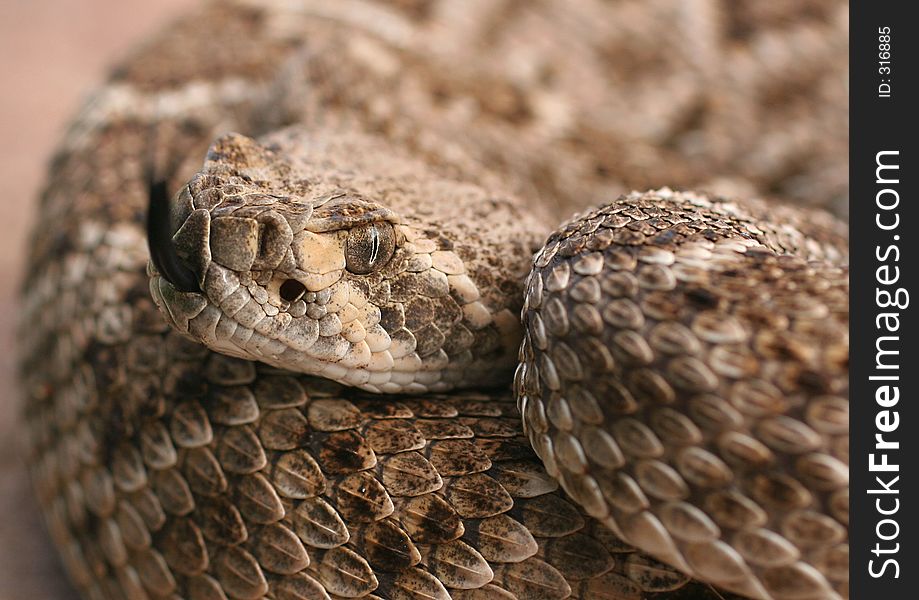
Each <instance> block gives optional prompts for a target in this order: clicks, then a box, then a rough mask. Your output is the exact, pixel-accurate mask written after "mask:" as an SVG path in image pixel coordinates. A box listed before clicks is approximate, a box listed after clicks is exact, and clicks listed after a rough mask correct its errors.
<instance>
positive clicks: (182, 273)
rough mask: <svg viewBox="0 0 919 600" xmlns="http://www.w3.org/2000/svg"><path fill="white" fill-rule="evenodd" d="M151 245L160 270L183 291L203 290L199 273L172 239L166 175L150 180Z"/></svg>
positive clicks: (148, 242) (152, 255)
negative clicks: (198, 277) (177, 250)
mask: <svg viewBox="0 0 919 600" xmlns="http://www.w3.org/2000/svg"><path fill="white" fill-rule="evenodd" d="M148 194H149V198H148V201H149V204H148V207H147V245H148V247H149V248H150V258H151V260H153V265H154V266H155V267H156V270H157V271H159V272H160V274H162V276H163V277H165V278H166V280H167V281H168V282H169V283H171V284H172V286H173V287H174V288H176V289H177V290H179V291H180V292H198V293H200V292H201V287H200V286H199V285H198V280H197V277H196V276H195V273H194V271H192V270H191V269H190V268H188V266H187V265H186V264H185V262H184V261H182V259H181V258H180V257H179V255H178V254H177V253H176V249H175V246H174V245H173V243H172V236H173V234H174V233H175V232H174V231H173V230H172V211H171V209H170V198H169V192H168V191H167V190H166V180H165V179H155V178H154V177H152V176H151V177H150V180H149V182H148Z"/></svg>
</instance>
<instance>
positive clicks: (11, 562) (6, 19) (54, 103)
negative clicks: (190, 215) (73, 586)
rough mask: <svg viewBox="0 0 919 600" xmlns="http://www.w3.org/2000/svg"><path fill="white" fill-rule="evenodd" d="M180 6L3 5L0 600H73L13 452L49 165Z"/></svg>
mask: <svg viewBox="0 0 919 600" xmlns="http://www.w3.org/2000/svg"><path fill="white" fill-rule="evenodd" d="M188 4H189V3H188V2H187V1H185V2H183V1H182V0H155V1H154V2H150V1H144V0H80V1H79V2H74V1H71V0H65V1H61V0H0V86H2V88H0V189H2V199H0V228H2V230H0V231H2V233H0V281H2V285H0V600H7V599H13V598H17V599H18V598H23V599H25V598H28V599H36V600H42V599H49V600H50V599H56V598H67V599H69V598H75V594H74V592H72V591H71V590H70V588H69V587H68V585H67V583H66V581H65V579H64V576H63V574H62V572H61V569H60V567H59V565H58V562H57V558H56V556H55V555H54V552H53V550H52V549H51V546H50V544H49V542H48V541H47V538H46V536H45V533H44V531H43V529H42V525H41V522H40V519H39V517H38V512H37V509H36V507H35V505H34V503H33V501H32V495H31V490H30V489H29V484H28V480H27V478H26V475H25V472H24V469H23V467H22V463H21V460H20V455H19V452H18V451H17V450H18V448H17V442H18V440H17V438H16V435H15V433H16V427H17V425H16V422H15V412H16V405H17V396H16V389H15V379H14V354H15V346H14V344H15V336H14V323H15V319H16V295H17V290H18V287H19V281H20V274H21V268H22V260H23V255H24V250H25V244H26V236H27V234H28V231H29V229H30V228H31V225H32V222H33V218H34V207H35V199H36V196H37V194H38V190H39V188H40V185H41V181H42V179H43V177H44V173H45V168H46V163H47V160H48V158H49V156H50V154H51V152H52V150H53V148H54V144H55V142H56V141H57V139H58V138H59V137H60V135H61V133H62V132H63V129H64V126H65V124H66V121H67V119H68V118H69V117H70V116H71V115H72V114H73V113H74V111H75V110H76V108H77V106H78V105H79V102H80V100H81V99H82V98H83V97H84V96H85V95H86V93H87V92H88V91H89V90H90V89H91V88H92V87H93V86H94V85H96V84H98V83H99V82H100V81H101V80H102V78H103V77H104V75H105V72H106V68H107V66H109V65H111V64H112V63H113V62H114V61H115V60H117V59H119V58H120V57H121V56H123V55H124V54H125V51H126V50H127V49H128V48H130V47H131V45H133V44H134V43H136V42H137V40H138V39H142V38H143V36H144V35H149V34H151V33H152V32H154V31H155V30H156V29H158V28H159V27H162V26H163V23H165V22H166V21H168V20H169V19H170V18H171V17H173V16H174V15H175V14H176V13H178V12H179V10H180V8H181V7H182V6H186V5H188Z"/></svg>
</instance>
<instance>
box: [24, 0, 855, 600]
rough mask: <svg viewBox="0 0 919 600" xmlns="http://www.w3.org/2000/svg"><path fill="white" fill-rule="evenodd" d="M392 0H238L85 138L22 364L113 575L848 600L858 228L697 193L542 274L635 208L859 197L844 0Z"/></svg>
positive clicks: (102, 567) (213, 13)
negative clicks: (848, 193) (851, 153)
mask: <svg viewBox="0 0 919 600" xmlns="http://www.w3.org/2000/svg"><path fill="white" fill-rule="evenodd" d="M394 4H395V6H390V5H387V4H386V3H376V2H342V3H327V2H321V1H316V2H314V1H312V0H301V1H299V2H291V3H284V2H265V3H255V2H238V3H219V4H215V5H213V6H210V7H208V8H206V9H204V10H202V11H201V12H200V13H198V14H196V15H193V16H191V17H189V18H187V19H185V20H183V21H181V22H179V23H177V24H176V25H175V26H173V27H172V28H170V30H169V31H167V32H166V33H164V34H163V35H162V36H160V37H159V38H156V39H155V40H153V41H152V42H151V43H150V44H148V45H147V46H146V47H144V48H142V49H141V50H139V51H138V53H137V54H136V55H135V56H133V57H132V58H131V59H130V60H128V61H127V62H125V63H124V64H123V65H122V66H121V67H120V68H118V69H117V70H116V71H115V73H114V74H113V77H112V80H111V82H110V83H109V84H108V85H107V86H106V87H104V88H103V89H102V90H100V92H99V93H98V94H97V95H96V96H95V97H94V99H93V100H91V101H90V102H89V103H88V105H87V106H86V107H85V108H84V110H83V111H82V112H81V113H80V115H79V116H78V117H77V119H76V120H75V122H74V126H73V127H72V129H71V130H70V131H69V132H68V134H67V136H65V139H64V140H63V142H62V144H61V148H60V150H59V153H58V155H57V157H56V159H55V162H54V164H53V167H52V176H51V178H50V179H49V184H48V186H47V189H46V191H45V194H44V198H43V203H42V208H41V215H42V220H41V222H40V224H39V226H38V227H37V228H36V230H35V233H34V236H33V243H32V246H31V257H30V264H29V267H28V269H27V273H28V276H27V280H26V282H25V287H24V295H23V305H24V310H23V314H22V318H21V322H22V336H21V337H22V343H21V350H20V360H21V372H22V383H23V389H24V390H25V392H26V402H25V404H24V410H23V414H24V422H23V430H24V433H25V438H26V448H27V456H28V460H29V464H30V466H31V469H32V473H33V478H34V481H35V487H36V491H37V497H38V501H39V505H40V506H41V508H42V510H43V512H44V514H45V517H46V520H47V523H48V529H49V531H50V533H51V536H52V537H53V538H54V540H55V543H56V545H57V546H58V547H59V548H60V552H61V555H62V558H63V561H64V563H65V565H66V567H67V570H68V572H69V573H70V575H71V577H72V579H73V581H74V583H75V585H76V586H77V587H78V588H79V589H80V591H81V593H82V594H83V595H84V596H85V597H87V598H106V597H115V598H120V597H129V598H142V597H187V598H192V599H195V600H197V599H203V598H223V597H227V598H260V597H266V596H267V597H271V598H275V599H281V598H284V599H287V598H317V597H318V598H326V597H328V598H340V597H379V598H402V597H411V596H412V595H413V594H416V595H417V594H422V595H426V596H427V597H435V598H448V597H452V598H455V599H463V598H467V599H468V598H508V599H510V598H515V597H516V598H520V599H523V598H565V597H571V598H605V597H609V598H631V599H635V600H637V599H638V598H641V597H666V596H668V595H669V597H673V598H676V597H683V598H685V597H691V598H717V597H720V596H721V595H722V593H721V592H716V591H715V590H714V588H712V587H711V586H709V585H707V584H704V583H700V582H698V581H691V580H690V579H689V578H688V577H687V576H686V575H684V574H682V573H681V572H680V571H683V572H689V573H693V574H695V575H696V576H698V577H700V578H702V579H704V580H706V581H709V582H714V583H716V584H718V585H720V586H723V587H724V588H725V589H729V590H732V591H735V592H738V593H742V594H745V595H748V596H751V597H758V598H776V599H778V598H838V597H847V595H848V592H847V582H848V564H847V563H848V546H847V529H846V528H847V519H848V515H847V513H846V506H847V493H848V488H847V480H846V479H845V465H846V464H847V462H848V454H847V441H848V435H847V434H848V430H847V410H848V404H847V388H846V383H845V378H846V374H847V371H846V359H847V355H848V346H847V339H846V338H845V326H846V323H847V318H848V315H847V304H846V301H845V290H846V286H847V272H846V270H845V268H844V267H842V266H834V265H836V264H842V263H844V260H845V256H844V254H843V251H842V250H839V249H840V248H844V246H845V235H844V227H843V226H842V225H840V224H839V223H838V222H836V221H834V220H833V219H832V218H830V217H828V216H826V215H825V214H823V213H819V212H814V211H803V210H799V209H783V208H777V207H776V206H775V205H767V204H765V203H762V202H756V201H744V202H738V201H723V200H720V199H718V198H716V197H714V196H711V195H707V194H693V193H676V192H671V191H670V190H669V189H666V188H662V189H659V190H657V191H655V192H649V193H647V194H631V195H628V196H625V197H622V198H620V199H619V200H618V201H616V202H615V203H614V204H611V205H609V206H608V207H606V208H604V209H602V210H600V212H595V213H591V214H588V215H585V216H584V217H583V218H581V219H576V220H573V221H571V222H569V223H568V224H566V225H564V226H563V227H562V228H561V229H560V230H559V231H558V232H557V233H556V234H553V235H552V237H550V241H549V244H548V245H547V246H546V248H544V249H543V250H541V251H540V252H539V253H538V255H537V258H536V261H535V270H534V271H533V273H532V274H530V275H529V276H528V275H527V272H528V271H529V269H530V266H531V262H532V260H531V258H532V253H533V252H534V251H536V250H537V249H538V248H539V247H540V246H541V245H542V243H543V242H544V241H545V239H546V237H547V236H548V235H549V231H550V230H551V229H553V228H554V226H555V224H556V223H557V222H558V220H557V219H556V218H555V217H556V216H557V215H559V214H564V213H567V212H568V211H570V210H571V209H572V208H583V207H585V206H588V205H590V204H591V203H597V202H600V201H602V200H606V201H610V200H612V199H613V198H614V197H615V196H616V193H614V192H618V191H624V190H627V189H629V188H630V187H640V188H646V187H648V186H649V185H662V184H665V183H666V184H671V185H675V186H676V185H679V186H686V185H696V184H702V183H712V184H716V185H717V186H719V187H723V188H727V189H743V190H747V191H751V192H752V191H755V190H760V191H765V192H781V193H782V194H785V195H787V196H789V197H794V198H798V199H803V198H808V199H811V200H813V202H814V203H816V204H822V205H831V206H832V205H837V206H838V205H840V204H841V200H840V198H842V197H844V193H845V189H844V183H840V182H844V180H845V177H844V175H845V139H844V131H845V128H844V127H842V126H840V125H839V123H840V122H842V123H844V119H845V109H844V104H842V103H839V104H833V103H832V102H827V103H824V104H821V103H815V102H813V101H812V100H813V89H816V87H815V86H810V87H809V90H810V92H809V95H808V102H806V103H803V104H802V103H798V102H796V101H794V99H795V98H796V97H797V95H796V94H797V91H796V90H798V86H797V84H796V82H799V81H801V80H805V79H806V80H808V81H812V82H814V81H816V80H817V79H816V78H818V77H819V78H820V81H821V82H822V83H821V85H820V86H819V89H820V92H819V93H820V94H823V95H825V96H826V97H827V98H834V97H836V96H834V94H835V93H836V92H835V90H837V89H839V88H838V84H839V82H840V79H839V77H837V76H838V75H839V74H840V73H843V74H844V72H845V64H844V62H845V61H844V56H845V53H844V52H840V48H843V49H844V46H845V39H846V38H845V29H846V28H845V22H844V17H843V15H844V14H845V10H844V8H845V7H844V6H843V7H841V8H840V7H837V6H836V5H835V4H834V3H832V2H826V3H822V2H814V3H811V4H812V6H809V7H808V8H807V9H806V10H804V9H800V10H801V11H802V12H800V13H798V12H796V11H798V10H799V9H797V8H794V7H786V6H784V5H782V6H779V5H776V7H774V8H773V9H770V10H771V11H774V12H770V11H768V10H767V11H765V12H762V10H761V9H759V8H755V7H753V6H747V5H746V4H745V3H726V4H724V5H721V4H719V3H717V2H700V3H698V4H694V5H692V6H691V7H690V8H688V9H686V10H684V11H680V12H679V13H675V12H674V10H673V8H674V7H673V6H670V5H669V4H668V2H667V1H666V0H662V1H660V2H643V3H628V2H624V3H591V2H585V3H583V4H578V5H577V6H576V7H573V6H572V5H570V4H569V3H567V2H545V3H541V4H540V5H539V6H536V5H533V6H532V7H530V6H528V7H526V8H523V9H519V10H517V9H513V7H511V6H510V5H509V4H506V3H503V2H483V3H470V5H469V6H465V7H464V9H463V10H462V11H460V13H462V14H459V13H457V11H456V6H458V4H457V3H450V2H436V1H431V2H423V1H422V2H412V1H407V2H405V1H403V2H399V3H394ZM676 14H679V15H680V18H675V17H674V15H676ZM445 24H449V26H447V25H445ZM664 30H666V31H669V32H671V33H670V34H669V35H668V36H666V37H662V36H660V35H654V32H660V31H664ZM651 39H654V40H658V42H660V43H656V44H650V43H642V40H644V42H647V41H648V40H651ZM534 40H539V41H538V43H537V42H534ZM662 40H663V41H662ZM642 48H644V50H642ZM784 49H788V52H786V51H785V50H784ZM789 52H790V53H789ZM801 57H807V60H801ZM839 57H843V58H841V59H840V58H839ZM642 65H645V66H647V65H653V68H643V67H642ZM713 65H717V69H715V70H713V68H714V67H713ZM715 72H717V73H720V74H722V75H725V74H726V76H724V77H718V78H713V77H712V76H711V74H712V73H715ZM776 98H780V99H782V101H781V102H779V101H775V99H776ZM770 99H771V100H770ZM840 119H842V121H840ZM291 124H296V125H295V126H292V127H287V128H284V127H285V126H288V125H291ZM275 130H276V131H275ZM227 131H240V132H242V134H245V135H242V134H227V133H226V132H227ZM271 131H274V133H270V134H269V132H271ZM247 136H252V137H247ZM253 138H257V140H258V141H255V139H253ZM208 147H210V148H211V150H210V152H209V153H208V154H207V158H206V159H205V161H204V166H203V168H202V166H201V163H202V156H204V155H205V153H206V151H207V148H208ZM483 164H484V165H487V168H486V167H483V166H482V165H483ZM196 172H197V175H196V174H195V173H196ZM151 178H152V179H151ZM151 196H152V198H153V199H154V204H153V210H151V213H150V214H151V219H150V225H151V226H152V232H153V234H154V235H153V236H152V238H151V244H150V246H151V248H152V250H153V258H154V261H153V262H154V263H155V264H154V265H153V266H150V267H149V275H151V276H152V277H149V278H148V274H147V273H146V272H145V271H147V269H148V260H149V258H150V254H149V253H148V250H147V240H146V237H147V236H146V231H145V226H144V225H145V224H144V221H145V217H146V215H147V208H148V207H147V203H148V200H149V199H150V197H151ZM543 212H545V213H546V214H543ZM547 215H548V216H547ZM792 254H794V255H796V256H791V255H792ZM525 280H527V281H528V287H527V291H526V293H524V281H525ZM151 291H152V295H153V299H151V296H150V292H151ZM154 300H155V302H156V304H159V305H160V309H157V307H156V304H154ZM521 309H523V324H524V327H523V328H521V326H520V320H519V317H518V315H519V314H520V311H521ZM163 314H166V315H167V319H166V320H168V321H169V323H167V322H166V321H164V319H163ZM170 325H172V327H170ZM177 330H178V331H177ZM521 334H525V336H524V343H523V345H522V346H519V340H520V338H521ZM189 335H190V337H191V338H193V339H197V340H199V341H200V342H204V345H202V344H200V343H198V342H195V341H191V340H190V339H189ZM206 346H207V347H210V348H211V349H210V350H209V349H208V348H207V347H206ZM518 347H519V348H520V349H519V358H520V359H521V360H522V361H523V364H522V366H521V367H520V368H519V369H518V371H517V374H518V375H517V392H518V398H517V402H516V403H515V401H514V398H513V397H512V395H511V394H510V392H509V391H501V388H504V389H507V388H508V387H509V384H510V382H511V380H512V371H513V366H514V364H516V362H517V355H518ZM252 361H258V362H252ZM315 375H322V376H323V377H331V378H333V379H336V380H339V381H343V382H346V383H348V384H350V385H357V386H360V387H364V388H365V389H367V390H369V391H373V392H383V394H375V393H374V394H371V393H365V392H362V391H359V390H356V389H354V388H346V387H341V386H340V385H338V384H334V383H330V382H329V381H327V380H324V379H319V378H317V377H315ZM495 386H498V387H497V390H498V391H495V389H496V388H495ZM455 387H459V388H466V389H468V388H475V389H477V390H479V391H450V392H447V390H448V389H452V388H455ZM395 392H404V394H402V395H396V396H394V395H392V394H393V393H395ZM518 410H519V412H518ZM520 413H522V414H523V416H524V427H523V428H522V429H521V425H520ZM531 443H532V446H533V447H534V448H535V450H536V453H537V454H538V455H539V456H540V457H541V458H542V459H543V460H544V461H545V467H543V465H542V463H541V462H540V461H539V459H537V458H536V456H534V454H533V451H532V450H531V449H530V448H531ZM553 477H557V478H558V479H559V480H560V481H561V486H562V488H564V490H565V491H564V492H563V491H562V489H560V488H559V484H558V483H556V480H555V479H554V478H553ZM578 503H580V504H581V505H582V508H578V507H577V504H578ZM614 532H615V533H614ZM623 540H627V541H623ZM636 546H637V547H639V548H641V549H644V550H645V551H647V552H650V553H651V554H653V555H654V556H657V557H658V558H660V559H662V560H664V561H666V562H667V563H670V564H669V565H668V564H665V563H661V562H658V561H657V560H655V559H653V558H650V557H649V556H648V555H646V554H643V553H642V552H640V551H637V550H636V548H635V547H636Z"/></svg>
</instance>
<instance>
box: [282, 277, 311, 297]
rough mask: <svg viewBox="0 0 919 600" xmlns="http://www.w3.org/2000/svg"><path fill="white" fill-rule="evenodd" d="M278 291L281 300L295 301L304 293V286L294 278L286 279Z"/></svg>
mask: <svg viewBox="0 0 919 600" xmlns="http://www.w3.org/2000/svg"><path fill="white" fill-rule="evenodd" d="M278 293H279V294H280V295H281V298H282V299H283V300H285V301H287V302H296V301H297V300H299V299H300V298H302V297H303V294H305V293H306V286H305V285H303V284H302V283H300V282H299V281H297V280H296V279H288V280H287V281H285V282H284V283H282V284H281V288H280V289H279V290H278Z"/></svg>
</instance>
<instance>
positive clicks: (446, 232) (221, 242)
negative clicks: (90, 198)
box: [150, 133, 538, 393]
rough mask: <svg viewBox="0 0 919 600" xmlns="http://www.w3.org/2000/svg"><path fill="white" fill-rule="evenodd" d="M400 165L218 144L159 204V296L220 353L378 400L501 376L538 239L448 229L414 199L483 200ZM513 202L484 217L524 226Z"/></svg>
mask: <svg viewBox="0 0 919 600" xmlns="http://www.w3.org/2000/svg"><path fill="white" fill-rule="evenodd" d="M368 146H369V147H370V149H367V148H368ZM288 147H292V148H293V150H287V148H288ZM368 153H369V155H372V156H373V157H374V158H373V159H372V160H370V163H367V162H366V160H365V159H367V155H368ZM380 157H384V160H382V161H381V164H380V165H377V164H376V163H377V161H380ZM368 160H369V159H368ZM402 160H403V159H401V158H399V159H396V158H394V155H392V154H388V153H386V152H383V151H381V150H379V149H377V151H374V149H373V142H371V141H368V140H366V139H363V138H361V139H360V140H358V141H356V142H353V143H350V142H349V144H344V143H342V142H341V141H340V140H337V139H336V140H333V141H332V142H328V143H320V142H317V141H316V139H315V136H312V137H310V136H306V135H305V134H295V133H288V134H287V136H286V137H282V139H280V140H279V141H275V142H274V143H270V144H269V145H261V144H259V143H257V142H255V141H254V140H251V139H249V138H246V137H244V136H240V135H236V134H230V135H227V136H224V137H223V138H221V139H219V140H217V142H215V143H214V145H213V146H212V147H211V149H210V150H209V152H208V156H207V159H206V162H205V165H204V168H203V169H202V171H201V172H199V173H198V174H197V175H196V176H195V177H194V178H193V179H192V180H191V181H190V182H189V183H188V184H187V185H185V186H184V187H183V188H182V189H181V191H180V192H179V193H178V194H177V196H176V197H175V199H174V200H173V202H172V203H171V206H168V207H163V206H159V207H155V206H151V214H150V222H151V232H150V245H151V257H152V263H151V267H150V273H151V284H150V285H151V291H152V294H153V297H154V300H155V301H156V303H157V305H158V306H159V307H160V308H161V310H162V312H163V313H164V314H165V315H166V317H167V320H168V321H169V323H170V324H171V325H172V326H173V327H174V328H176V329H178V330H179V331H181V332H182V333H185V334H188V335H191V336H192V337H193V338H195V339H196V340H198V341H200V342H202V343H203V344H205V345H206V346H208V347H209V348H211V349H213V350H215V351H218V352H221V353H224V354H229V355H232V356H237V357H241V358H246V359H250V360H258V361H262V362H265V363H268V364H270V365H273V366H276V367H280V368H283V369H287V370H292V371H298V372H302V373H308V374H312V375H321V376H324V377H327V378H330V379H334V380H336V381H339V382H341V383H345V384H349V385H355V386H359V387H362V388H364V389H367V390H371V391H380V392H388V393H393V392H412V391H414V392H420V391H430V390H446V389H449V388H451V387H455V386H456V385H457V383H459V382H473V383H474V384H482V385H489V384H492V383H497V382H503V381H508V380H509V375H508V371H509V370H510V369H511V368H512V365H513V363H514V358H515V355H516V350H517V346H518V344H519V339H520V336H521V332H520V328H519V325H518V317H517V315H518V314H519V309H520V305H521V303H522V292H521V289H522V281H523V277H524V273H525V271H526V269H527V266H528V263H529V258H530V256H531V252H532V248H533V247H535V245H536V243H537V242H538V236H536V235H531V236H529V238H528V236H526V235H524V236H521V235H520V233H519V229H518V230H514V231H511V230H510V229H508V231H507V232H503V230H502V229H501V227H496V228H495V232H496V235H495V236H493V237H494V241H495V243H496V244H497V245H496V246H489V245H488V238H487V236H486V239H482V236H479V235H478V234H475V233H473V232H472V231H471V230H468V231H467V230H465V229H462V228H460V229H456V228H451V227H450V226H449V225H447V224H446V220H443V221H442V220H440V217H439V215H440V214H441V213H442V212H444V210H443V209H442V208H441V209H437V210H435V209H434V208H433V207H431V206H430V205H429V202H430V200H429V199H428V198H427V197H425V198H418V197H417V196H416V195H414V194H418V193H423V194H427V193H432V194H437V195H439V196H442V197H440V198H437V199H436V200H437V201H438V202H444V203H446V205H448V206H449V207H450V208H449V209H447V210H446V212H449V211H450V210H453V211H456V210H457V207H459V206H462V205H463V204H464V203H465V204H469V203H472V202H476V203H478V204H481V203H482V201H483V198H482V197H481V192H478V193H473V190H471V189H470V187H469V186H465V185H459V184H455V183H451V182H446V181H442V180H439V179H437V180H436V181H429V180H428V179H426V178H424V177H422V178H421V180H420V181H419V178H418V177H417V175H414V174H415V173H417V172H418V171H420V170H421V167H419V166H418V165H415V164H411V165H409V166H408V167H404V166H402V165H401V161H402ZM371 163H372V164H371ZM394 163H397V164H395V165H394ZM381 167H382V168H381ZM384 168H385V169H384ZM400 168H401V169H403V170H404V171H405V173H404V174H400V172H399V169H400ZM378 169H379V170H378ZM380 171H382V173H380ZM409 173H412V174H413V175H411V177H412V178H413V181H412V182H411V185H407V184H406V183H405V182H406V178H408V177H409ZM408 188H411V190H421V192H418V191H410V190H408ZM381 199H385V200H386V204H385V205H384V204H383V202H382V200H381ZM152 200H153V199H152ZM511 206H513V205H511V204H501V203H499V202H496V201H494V200H492V201H491V203H490V204H488V203H486V210H487V211H489V213H490V214H492V216H494V217H495V218H497V219H502V220H504V221H505V222H515V223H519V222H520V221H521V220H522V221H523V222H524V223H528V222H529V221H527V219H526V217H525V216H523V215H516V214H505V213H507V212H508V211H509V210H510V208H509V207H511ZM515 219H516V221H515ZM157 223H158V224H159V227H156V225H157ZM534 229H535V227H534ZM530 238H531V239H530ZM525 239H529V241H524V240H525ZM505 263H513V264H505ZM499 273H500V274H499ZM466 385H468V383H467V384H466Z"/></svg>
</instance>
